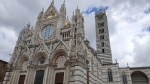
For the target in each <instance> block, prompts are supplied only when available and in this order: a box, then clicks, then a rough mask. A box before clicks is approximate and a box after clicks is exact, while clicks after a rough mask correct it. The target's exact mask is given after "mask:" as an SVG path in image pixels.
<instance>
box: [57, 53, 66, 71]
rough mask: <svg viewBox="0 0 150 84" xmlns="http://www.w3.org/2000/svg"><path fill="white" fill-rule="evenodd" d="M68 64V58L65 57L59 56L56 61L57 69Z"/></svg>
mask: <svg viewBox="0 0 150 84" xmlns="http://www.w3.org/2000/svg"><path fill="white" fill-rule="evenodd" d="M65 62H66V57H65V56H63V55H62V56H59V57H58V58H57V60H56V63H57V68H62V67H64V64H65Z"/></svg>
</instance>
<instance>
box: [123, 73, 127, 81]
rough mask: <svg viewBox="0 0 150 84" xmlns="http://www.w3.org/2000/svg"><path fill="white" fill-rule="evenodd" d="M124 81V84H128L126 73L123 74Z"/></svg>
mask: <svg viewBox="0 0 150 84" xmlns="http://www.w3.org/2000/svg"><path fill="white" fill-rule="evenodd" d="M122 81H123V84H127V76H126V74H125V73H123V74H122Z"/></svg>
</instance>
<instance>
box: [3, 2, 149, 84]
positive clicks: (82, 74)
mask: <svg viewBox="0 0 150 84" xmlns="http://www.w3.org/2000/svg"><path fill="white" fill-rule="evenodd" d="M95 24H96V42H97V50H94V49H93V48H92V47H90V42H89V41H88V40H87V39H86V40H85V33H84V18H83V16H82V13H81V12H80V9H78V8H77V9H76V10H75V12H74V13H73V15H72V18H71V21H70V20H69V19H68V18H67V17H66V7H65V3H63V4H62V5H61V8H60V11H58V10H57V9H56V7H55V5H54V1H52V2H51V4H50V6H49V7H48V9H47V10H46V11H44V10H42V11H41V12H40V13H39V15H38V17H37V22H36V26H35V27H31V26H30V23H29V24H27V26H26V27H25V28H23V30H22V31H21V32H20V35H19V37H18V41H17V43H16V46H15V48H14V53H13V55H12V58H11V59H10V62H9V64H8V67H9V68H8V71H7V73H6V75H5V78H4V81H3V84H150V83H149V82H150V67H124V68H120V67H119V65H118V63H113V62H112V55H111V48H110V41H109V31H108V23H107V15H106V13H105V11H100V12H99V13H95Z"/></svg>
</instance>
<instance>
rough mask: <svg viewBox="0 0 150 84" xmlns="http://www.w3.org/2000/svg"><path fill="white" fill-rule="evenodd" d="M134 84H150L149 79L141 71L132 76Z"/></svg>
mask: <svg viewBox="0 0 150 84" xmlns="http://www.w3.org/2000/svg"><path fill="white" fill-rule="evenodd" d="M131 79H132V84H149V80H148V77H147V76H146V74H145V73H143V72H141V71H135V72H133V73H132V74H131Z"/></svg>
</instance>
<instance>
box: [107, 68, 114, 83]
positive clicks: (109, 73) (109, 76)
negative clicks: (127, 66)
mask: <svg viewBox="0 0 150 84" xmlns="http://www.w3.org/2000/svg"><path fill="white" fill-rule="evenodd" d="M107 74H108V81H109V82H112V81H113V75H112V70H111V69H110V68H109V69H108V70H107Z"/></svg>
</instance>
